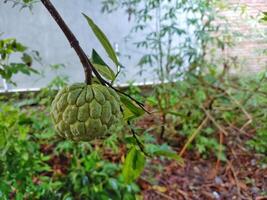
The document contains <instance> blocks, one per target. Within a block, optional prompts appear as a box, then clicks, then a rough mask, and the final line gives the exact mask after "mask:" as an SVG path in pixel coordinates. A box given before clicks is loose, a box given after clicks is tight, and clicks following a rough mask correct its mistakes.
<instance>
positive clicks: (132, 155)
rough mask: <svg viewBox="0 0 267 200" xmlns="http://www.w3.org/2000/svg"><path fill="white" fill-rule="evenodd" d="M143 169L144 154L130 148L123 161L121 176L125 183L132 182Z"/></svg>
mask: <svg viewBox="0 0 267 200" xmlns="http://www.w3.org/2000/svg"><path fill="white" fill-rule="evenodd" d="M144 167H145V156H144V154H143V153H142V152H141V151H140V150H137V149H136V148H135V147H132V149H131V150H130V152H129V153H128V155H127V157H126V159H125V162H124V165H123V169H122V175H123V177H124V180H125V182H126V183H131V182H133V181H134V180H135V179H136V178H138V177H139V176H140V174H141V173H142V171H143V169H144Z"/></svg>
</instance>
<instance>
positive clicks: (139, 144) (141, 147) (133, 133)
mask: <svg viewBox="0 0 267 200" xmlns="http://www.w3.org/2000/svg"><path fill="white" fill-rule="evenodd" d="M127 124H128V126H129V127H130V129H131V132H132V135H133V137H134V139H135V141H136V143H137V145H138V146H139V148H140V150H141V151H142V152H143V153H144V154H145V155H146V156H148V157H150V155H148V154H147V152H146V151H145V148H144V145H143V144H142V142H141V141H140V140H139V138H138V137H137V135H136V133H135V131H134V129H133V128H132V125H131V122H130V121H129V120H127Z"/></svg>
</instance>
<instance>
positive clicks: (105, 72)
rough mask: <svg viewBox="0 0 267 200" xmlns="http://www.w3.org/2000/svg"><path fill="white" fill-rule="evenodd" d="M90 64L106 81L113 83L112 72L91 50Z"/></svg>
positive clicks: (113, 75) (113, 76) (114, 76)
mask: <svg viewBox="0 0 267 200" xmlns="http://www.w3.org/2000/svg"><path fill="white" fill-rule="evenodd" d="M91 59H92V63H93V65H94V67H95V68H96V70H97V71H98V72H99V73H100V74H101V75H102V76H104V77H105V78H106V79H108V80H111V81H114V79H115V78H116V75H115V73H114V72H113V70H112V69H111V68H110V67H109V66H108V65H107V64H106V63H105V62H104V61H103V59H102V58H101V57H100V56H99V54H98V53H97V52H96V51H95V50H94V49H93V51H92V58H91Z"/></svg>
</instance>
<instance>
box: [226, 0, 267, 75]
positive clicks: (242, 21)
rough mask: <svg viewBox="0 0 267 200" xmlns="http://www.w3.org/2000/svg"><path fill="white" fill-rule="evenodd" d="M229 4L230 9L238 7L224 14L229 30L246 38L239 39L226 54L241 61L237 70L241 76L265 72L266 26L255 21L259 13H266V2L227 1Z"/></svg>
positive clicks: (256, 0)
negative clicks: (227, 20)
mask: <svg viewBox="0 0 267 200" xmlns="http://www.w3.org/2000/svg"><path fill="white" fill-rule="evenodd" d="M229 2H230V5H231V7H232V8H236V7H238V9H237V11H227V12H224V15H225V16H227V18H228V19H229V21H230V22H232V26H231V29H232V30H234V31H238V32H240V33H242V34H244V35H245V36H246V37H245V38H242V37H241V38H242V39H240V40H239V41H237V42H236V46H235V47H234V48H233V49H227V54H228V55H231V56H238V57H239V59H240V60H241V65H240V66H239V69H240V70H241V72H242V73H243V74H248V73H252V72H259V71H261V70H264V69H266V70H267V53H265V55H264V54H263V53H262V51H263V50H264V49H267V25H266V24H265V25H263V24H260V23H257V20H255V19H257V17H259V14H260V13H261V12H263V11H267V0H229ZM243 11H244V12H243ZM242 13H243V14H242ZM240 14H241V15H240ZM264 32H265V39H264V37H263V35H264V34H263V33H264ZM239 69H238V70H237V71H239ZM234 71H235V72H236V70H234ZM239 72H240V71H239Z"/></svg>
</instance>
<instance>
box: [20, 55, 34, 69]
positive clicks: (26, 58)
mask: <svg viewBox="0 0 267 200" xmlns="http://www.w3.org/2000/svg"><path fill="white" fill-rule="evenodd" d="M21 60H22V61H23V62H24V63H25V64H27V65H28V66H31V65H32V57H31V56H30V55H29V54H27V53H23V54H22V57H21Z"/></svg>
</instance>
